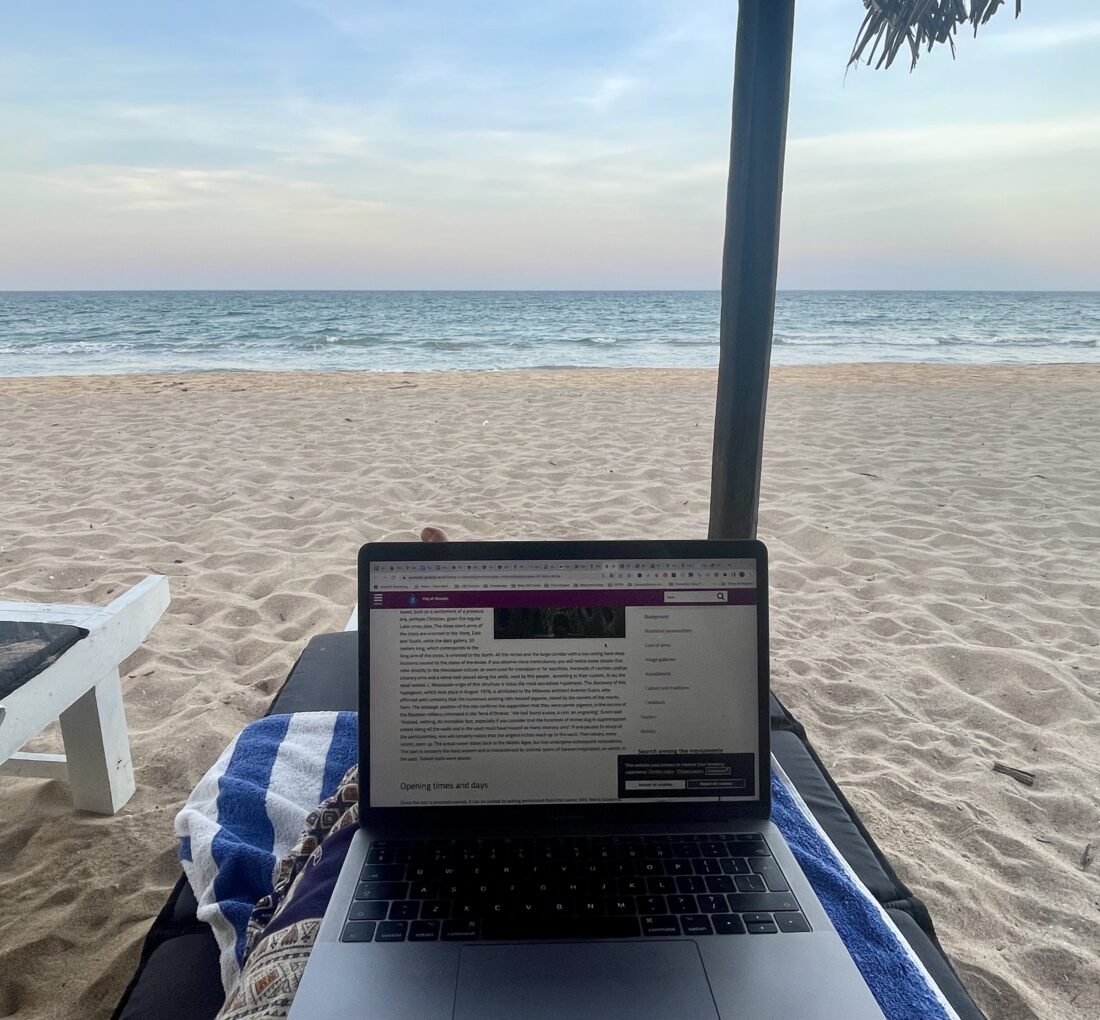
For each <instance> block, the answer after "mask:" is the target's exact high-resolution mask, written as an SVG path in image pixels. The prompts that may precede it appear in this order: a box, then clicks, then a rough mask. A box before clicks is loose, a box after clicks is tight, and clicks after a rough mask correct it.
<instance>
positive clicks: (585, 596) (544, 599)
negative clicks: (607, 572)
mask: <svg viewBox="0 0 1100 1020" xmlns="http://www.w3.org/2000/svg"><path fill="white" fill-rule="evenodd" d="M753 605H756V591H755V590H754V589H752V588H706V589H699V590H697V591H696V590H691V589H684V588H676V589H668V588H631V589H623V590H621V591H609V590H607V589H596V590H590V591H582V590H577V589H569V588H565V589H560V590H552V591H547V590H544V589H538V590H534V591H398V592H395V591H387V592H378V591H375V592H371V593H370V599H369V605H368V608H370V609H511V608H516V609H518V608H524V607H527V608H547V609H549V608H554V609H557V608H571V607H574V606H692V607H695V608H698V607H699V606H753Z"/></svg>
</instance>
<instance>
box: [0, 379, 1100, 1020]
mask: <svg viewBox="0 0 1100 1020" xmlns="http://www.w3.org/2000/svg"><path fill="white" fill-rule="evenodd" d="M713 387H714V376H713V373H710V372H706V371H689V370H675V371H656V370H639V371H632V372H620V371H614V372H612V371H584V372H533V373H526V372H524V373H521V372H514V373H497V374H480V373H479V374H469V375H450V376H448V375H375V376H370V375H350V374H348V375H325V374H316V375H298V374H283V375H281V374H256V375H244V374H208V375H189V376H159V377H154V376H128V377H113V378H112V377H88V378H54V379H49V378H43V379H0V451H2V454H3V463H4V478H5V484H4V485H3V487H2V488H0V598H2V599H27V600H41V601H51V600H54V601H90V602H100V603H102V602H106V601H108V600H109V598H110V597H111V595H112V594H113V593H117V592H118V591H119V590H120V589H121V588H122V587H123V586H125V585H128V584H130V583H132V582H134V581H136V580H137V579H139V578H140V577H141V576H142V575H144V574H145V573H147V572H149V571H159V572H162V573H164V574H167V575H168V576H169V578H170V582H171V587H172V593H173V601H172V605H171V607H170V609H169V610H168V613H167V614H166V615H165V617H164V618H163V620H162V621H161V623H160V625H159V626H158V627H157V629H156V631H155V632H154V633H153V635H152V637H151V638H150V640H149V641H148V643H147V644H146V645H145V646H144V647H143V648H142V649H141V650H140V651H139V652H138V653H137V654H135V655H134V656H133V657H132V659H130V660H129V661H128V662H127V663H126V664H125V669H124V681H123V683H124V689H125V697H126V706H127V713H128V717H129V724H130V731H131V734H132V743H133V753H134V760H135V766H136V773H137V778H138V784H139V785H138V792H137V794H136V795H135V796H134V798H133V799H132V800H131V801H130V803H129V804H128V805H127V806H126V807H125V808H124V809H123V810H122V811H121V812H120V813H119V814H118V815H117V816H116V817H114V818H97V817H92V816H88V815H79V814H74V813H73V812H72V809H71V805H70V801H69V795H68V790H67V788H66V787H65V785H63V784H61V783H58V782H45V781H37V780H20V779H8V778H4V779H0V903H3V905H4V910H3V912H2V913H0V1016H18V1017H23V1018H28V1020H30V1018H66V1020H68V1018H75V1017H90V1018H104V1017H107V1016H108V1015H109V1013H110V1011H111V1009H112V1007H113V1006H114V1004H115V1002H116V1001H117V999H118V997H119V995H120V994H121V992H122V990H123V988H124V986H125V984H126V982H127V981H128V979H129V977H130V974H131V973H132V970H133V968H134V966H135V965H136V962H137V958H138V952H139V949H140V945H141V941H142V939H143V937H144V935H145V933H146V932H147V930H148V928H149V925H150V922H151V920H152V918H153V916H154V915H155V914H156V912H157V910H158V909H159V907H160V905H161V903H162V901H163V899H164V896H165V893H166V892H167V890H168V889H169V887H170V886H171V884H172V883H173V882H174V881H175V878H176V876H177V874H178V868H177V865H176V861H175V846H174V843H173V839H172V817H173V815H174V813H175V812H176V810H177V809H178V808H179V806H180V804H181V802H182V801H183V799H184V798H185V796H186V795H187V793H188V791H189V790H190V788H191V787H192V785H193V784H194V783H195V781H196V780H197V779H198V778H199V776H200V775H201V774H202V772H203V771H204V770H205V769H206V768H207V767H208V766H209V765H210V764H211V762H213V760H214V759H215V757H216V756H217V754H218V753H219V752H220V750H221V749H222V748H223V747H224V746H225V744H226V743H227V741H228V740H229V739H230V738H231V737H232V736H233V735H234V733H236V732H237V731H238V730H239V729H240V727H241V726H242V725H244V724H245V723H246V722H247V721H249V720H251V719H254V718H256V717H257V716H258V715H260V714H262V712H263V711H264V709H265V707H266V705H267V704H268V702H269V700H270V698H271V695H272V693H273V692H274V691H275V690H276V688H277V687H278V685H279V684H280V683H281V681H282V679H283V678H284V677H285V675H286V673H287V671H288V669H289V668H290V666H291V665H292V663H293V661H294V659H295V657H296V655H297V654H298V652H299V651H300V650H301V649H302V647H303V646H304V644H305V642H306V641H307V640H308V638H309V637H310V636H312V635H314V634H317V633H320V632H323V631H327V630H339V629H342V627H343V625H344V623H345V621H346V618H347V616H348V613H349V611H350V609H351V607H352V604H353V599H354V596H355V582H354V562H355V553H356V550H357V548H358V546H359V545H360V544H361V543H362V542H364V541H367V540H375V539H380V538H383V537H387V536H389V537H399V536H400V537H411V536H412V534H413V531H414V529H417V528H419V527H420V526H421V525H423V524H429V523H430V524H438V525H441V526H443V527H444V528H446V529H447V530H448V531H449V532H450V533H451V535H452V537H454V538H482V537H488V538H503V537H509V536H511V537H517V538H534V537H548V538H566V537H580V538H586V537H598V538H612V537H635V536H636V537H657V536H671V537H698V536H702V535H704V534H705V533H706V520H707V504H708V488H707V487H708V476H709V467H710V464H709V447H710V440H711V421H712V400H713ZM760 534H761V537H762V538H763V539H764V540H765V541H766V542H767V543H768V544H769V546H770V548H771V555H772V580H773V588H774V597H773V633H774V646H773V647H774V657H773V676H774V686H775V689H776V690H777V692H778V693H779V695H780V697H782V698H783V699H784V700H785V701H786V702H787V704H788V705H789V706H790V708H791V709H792V710H793V711H794V712H795V713H796V714H797V715H798V716H799V717H800V718H801V719H802V720H803V722H804V723H805V724H806V726H807V729H808V730H809V733H810V735H811V737H812V739H813V740H814V741H815V742H816V744H817V746H818V748H819V749H820V752H821V754H822V757H823V759H824V760H825V762H826V764H827V765H828V766H829V768H830V769H832V771H833V773H834V775H835V776H836V778H837V780H838V781H839V782H840V783H841V784H842V786H843V788H844V790H845V791H846V792H847V794H848V796H849V797H850V799H851V800H852V802H853V803H854V805H855V806H856V808H857V810H859V812H860V813H861V815H862V816H863V818H864V819H865V821H866V823H867V825H868V827H869V829H870V831H871V832H872V834H873V835H874V836H875V838H876V839H877V840H878V842H879V843H880V845H881V846H882V848H883V849H884V850H885V852H886V853H887V854H888V855H889V856H890V857H891V859H892V860H893V861H894V862H895V863H896V865H897V867H898V870H899V872H900V873H901V876H902V878H903V879H904V880H905V881H906V882H908V883H909V884H910V885H911V886H912V887H913V889H914V890H915V891H916V892H917V894H918V895H920V896H921V897H923V898H924V899H925V900H926V901H927V903H928V905H929V907H930V908H931V911H932V915H933V917H934V919H935V921H936V924H937V927H938V931H939V933H940V936H941V939H942V941H943V944H944V946H945V947H946V949H947V951H948V953H950V955H951V956H952V958H953V959H954V960H955V962H956V965H957V967H958V969H959V971H960V973H961V974H962V976H963V978H964V980H965V982H966V984H967V985H968V987H969V988H970V990H971V991H972V993H973V995H974V997H975V998H976V999H977V1001H978V1002H979V1003H980V1004H981V1005H982V1007H983V1008H984V1009H985V1010H986V1011H987V1012H988V1014H989V1016H990V1018H991V1020H999V1018H1023V1017H1043V1018H1048V1017H1059V1018H1060V1017H1064V1018H1078V1020H1086V1018H1089V1020H1092V1018H1094V1017H1096V1016H1097V1015H1100V960H1098V947H1100V864H1098V860H1097V859H1098V858H1100V778H1098V777H1100V366H1096V365H1093V366H1067V367H1028V368H953V367H930V366H927V367H926V366H909V367H901V366H896V367H887V366H862V367H861V366H851V367H828V368H798V369H779V370H776V371H775V372H774V373H773V383H772V387H771V393H770V407H769V424H768V432H767V439H766V449H765V461H764V481H763V499H762V513H761V523H760ZM55 740H56V737H55V736H52V735H47V738H46V739H45V740H44V741H41V742H39V745H38V746H39V747H49V746H53V744H54V742H55ZM994 761H1001V762H1004V763H1007V764H1009V765H1015V766H1018V767H1021V768H1025V769H1028V770H1030V771H1032V772H1034V773H1035V774H1036V777H1037V778H1036V781H1035V785H1034V786H1032V787H1026V786H1022V785H1020V784H1018V783H1017V782H1015V781H1014V780H1013V779H1011V778H1009V777H1007V776H1003V775H998V774H995V773H994V772H992V770H991V766H992V763H993V762H994ZM1090 845H1091V852H1090V851H1089V850H1088V849H1087V848H1088V847H1089V846H1090ZM1090 853H1091V860H1090V859H1089V858H1090Z"/></svg>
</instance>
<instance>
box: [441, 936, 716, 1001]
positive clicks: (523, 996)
mask: <svg viewBox="0 0 1100 1020" xmlns="http://www.w3.org/2000/svg"><path fill="white" fill-rule="evenodd" d="M589 1016H590V1017H598V1018H599V1020H646V1018H649V1017H653V1018H661V1020H668V1018H670V1017H675V1018H677V1020H704V1018H705V1020H718V1011H717V1009H715V1006H714V997H713V996H712V995H711V993H710V984H709V983H708V981H707V976H706V972H705V971H704V969H703V961H702V960H701V959H700V958H699V949H698V947H697V946H696V945H695V943H694V942H691V941H678V942H587V943H577V942H572V943H560V942H554V943H546V942H542V943H535V944H532V943H524V944H523V945H510V946H463V947H462V956H461V958H460V961H459V967H458V993H457V994H456V996H455V1011H454V1020H488V1018H495V1017H501V1018H505V1017H507V1018H514V1017H523V1018H524V1020H565V1018H582V1017H589Z"/></svg>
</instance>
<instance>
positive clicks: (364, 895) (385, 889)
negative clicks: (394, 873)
mask: <svg viewBox="0 0 1100 1020" xmlns="http://www.w3.org/2000/svg"><path fill="white" fill-rule="evenodd" d="M408 888H409V883H408V882H360V883H359V884H358V885H357V886H356V887H355V898H356V899H357V900H407V899H408V898H409V895H408Z"/></svg>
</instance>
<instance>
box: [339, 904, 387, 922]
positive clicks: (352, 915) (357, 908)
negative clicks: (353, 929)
mask: <svg viewBox="0 0 1100 1020" xmlns="http://www.w3.org/2000/svg"><path fill="white" fill-rule="evenodd" d="M389 909H390V905H389V903H387V902H386V901H385V900H355V901H354V902H353V903H352V905H351V910H350V911H349V912H348V920H349V921H384V920H385V919H386V914H387V913H388V912H389Z"/></svg>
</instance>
